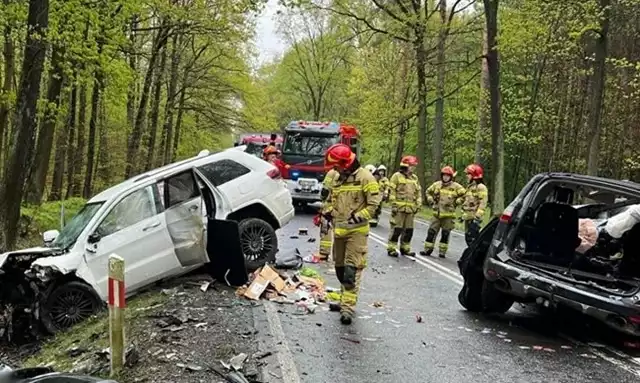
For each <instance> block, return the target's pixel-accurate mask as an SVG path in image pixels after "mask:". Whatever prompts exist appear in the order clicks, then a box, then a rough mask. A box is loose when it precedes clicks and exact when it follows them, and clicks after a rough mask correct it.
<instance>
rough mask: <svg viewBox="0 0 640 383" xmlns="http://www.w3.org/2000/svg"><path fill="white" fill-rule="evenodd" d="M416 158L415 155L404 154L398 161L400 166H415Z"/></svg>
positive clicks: (416, 163)
mask: <svg viewBox="0 0 640 383" xmlns="http://www.w3.org/2000/svg"><path fill="white" fill-rule="evenodd" d="M417 165H418V159H417V158H416V157H415V156H404V157H402V160H401V161H400V166H407V167H409V166H417Z"/></svg>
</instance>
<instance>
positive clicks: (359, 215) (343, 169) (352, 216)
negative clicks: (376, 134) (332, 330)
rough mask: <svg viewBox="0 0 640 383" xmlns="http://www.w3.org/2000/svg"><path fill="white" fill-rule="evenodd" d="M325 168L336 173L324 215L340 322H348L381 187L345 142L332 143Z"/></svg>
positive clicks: (365, 262) (364, 261)
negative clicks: (330, 241)
mask: <svg viewBox="0 0 640 383" xmlns="http://www.w3.org/2000/svg"><path fill="white" fill-rule="evenodd" d="M325 169H326V170H327V171H329V170H331V169H336V170H337V172H338V173H339V176H338V177H336V178H334V179H333V180H332V181H331V187H330V188H329V197H328V200H327V205H326V209H324V215H325V217H326V218H328V219H329V221H331V222H332V226H333V236H334V239H333V260H334V262H335V268H336V276H337V277H338V280H339V281H340V284H341V291H342V298H341V301H340V314H341V315H340V321H341V322H342V323H343V324H351V322H352V320H353V317H354V309H355V305H356V302H357V300H358V291H359V289H360V281H361V279H362V271H363V270H364V268H365V266H366V265H367V236H368V234H369V220H370V219H371V218H372V217H373V216H374V214H375V212H376V209H377V207H378V205H379V204H380V189H379V186H378V182H376V179H375V178H374V177H373V175H372V174H371V173H370V172H369V171H367V170H365V169H364V168H362V167H361V166H360V163H359V162H358V159H357V158H356V155H355V153H354V152H353V151H352V150H351V148H350V147H349V146H348V145H345V144H335V145H333V146H331V147H330V148H329V149H328V150H327V153H326V155H325Z"/></svg>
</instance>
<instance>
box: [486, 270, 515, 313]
mask: <svg viewBox="0 0 640 383" xmlns="http://www.w3.org/2000/svg"><path fill="white" fill-rule="evenodd" d="M513 302H514V299H513V298H512V297H511V296H509V295H507V294H505V293H503V292H502V291H500V290H498V289H496V287H495V284H494V283H493V282H489V281H487V280H486V279H484V281H483V282H482V310H483V311H484V312H485V313H496V314H504V313H506V312H507V311H509V309H510V308H511V306H513Z"/></svg>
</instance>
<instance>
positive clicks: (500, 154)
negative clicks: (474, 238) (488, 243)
mask: <svg viewBox="0 0 640 383" xmlns="http://www.w3.org/2000/svg"><path fill="white" fill-rule="evenodd" d="M483 1H484V9H485V19H486V22H487V46H488V47H489V51H488V54H487V65H488V67H489V94H490V97H489V98H490V105H491V154H492V164H491V169H492V171H493V198H492V206H491V207H492V211H493V214H500V213H502V211H503V210H504V133H503V131H502V125H501V116H500V102H501V101H500V59H499V55H498V47H497V44H496V38H497V36H498V1H499V0H483Z"/></svg>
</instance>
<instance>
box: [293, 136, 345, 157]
mask: <svg viewBox="0 0 640 383" xmlns="http://www.w3.org/2000/svg"><path fill="white" fill-rule="evenodd" d="M338 140H339V137H338V136H337V135H336V136H307V135H301V134H299V133H298V134H293V135H290V136H288V137H287V139H286V142H285V143H284V150H283V152H284V154H295V155H306V156H323V155H324V153H325V152H326V151H327V149H329V147H330V146H331V145H333V144H337V143H338Z"/></svg>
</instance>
